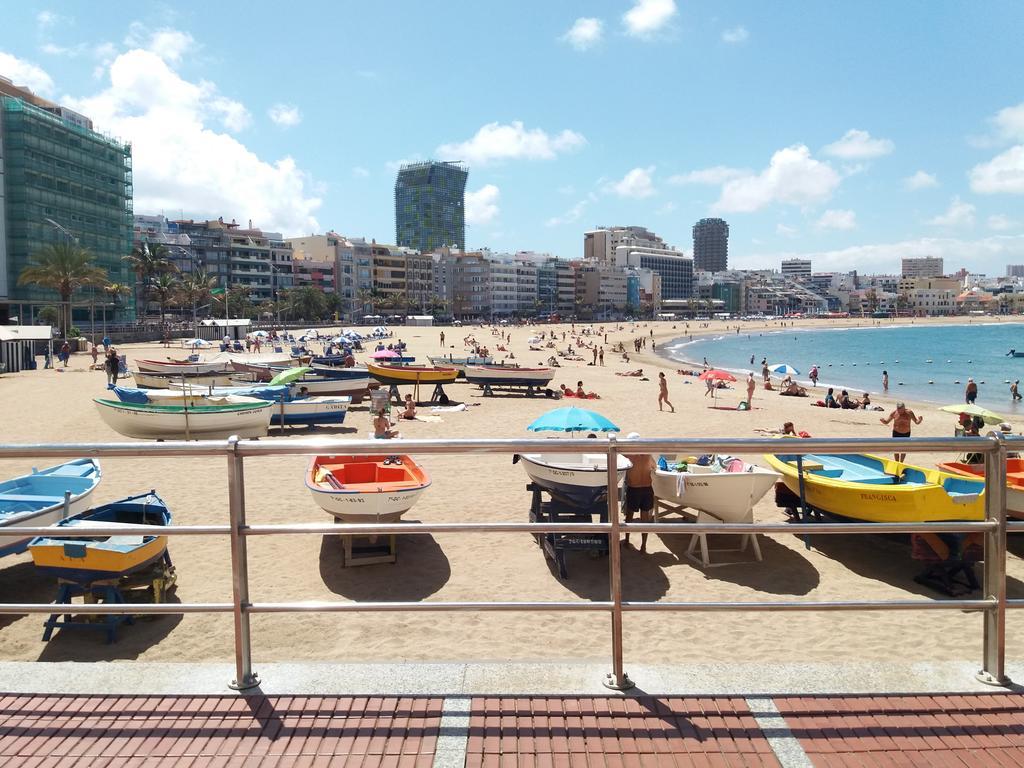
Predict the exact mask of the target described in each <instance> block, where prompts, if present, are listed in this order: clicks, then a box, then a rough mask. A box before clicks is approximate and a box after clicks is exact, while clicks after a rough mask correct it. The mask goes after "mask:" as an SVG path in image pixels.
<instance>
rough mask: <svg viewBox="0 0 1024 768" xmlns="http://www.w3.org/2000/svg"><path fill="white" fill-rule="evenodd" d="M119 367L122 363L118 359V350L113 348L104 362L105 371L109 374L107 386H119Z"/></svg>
mask: <svg viewBox="0 0 1024 768" xmlns="http://www.w3.org/2000/svg"><path fill="white" fill-rule="evenodd" d="M119 367H120V361H119V360H118V359H117V350H116V349H114V348H113V347H111V348H110V349H109V350H108V351H107V356H106V357H105V358H104V360H103V370H104V371H106V372H107V386H109V387H113V386H116V385H117V369H118V368H119Z"/></svg>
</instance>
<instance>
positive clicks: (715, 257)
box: [693, 219, 729, 272]
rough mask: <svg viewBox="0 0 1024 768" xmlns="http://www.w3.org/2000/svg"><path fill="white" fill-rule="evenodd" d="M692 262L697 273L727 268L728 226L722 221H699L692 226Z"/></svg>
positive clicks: (722, 270) (719, 270)
mask: <svg viewBox="0 0 1024 768" xmlns="http://www.w3.org/2000/svg"><path fill="white" fill-rule="evenodd" d="M693 262H694V264H693V265H694V267H695V268H696V269H697V271H698V272H724V271H725V270H727V269H728V268H729V225H728V224H727V223H726V222H725V220H724V219H701V220H700V221H698V222H697V223H696V224H694V225H693Z"/></svg>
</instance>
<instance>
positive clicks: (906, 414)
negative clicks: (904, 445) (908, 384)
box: [879, 402, 924, 462]
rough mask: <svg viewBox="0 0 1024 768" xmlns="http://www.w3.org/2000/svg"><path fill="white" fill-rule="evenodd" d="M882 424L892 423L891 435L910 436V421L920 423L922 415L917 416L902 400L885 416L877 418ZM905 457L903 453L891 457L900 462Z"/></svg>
mask: <svg viewBox="0 0 1024 768" xmlns="http://www.w3.org/2000/svg"><path fill="white" fill-rule="evenodd" d="M879 421H880V422H882V423H883V424H889V423H890V422H891V423H892V436H893V437H910V427H911V423H913V424H920V423H921V422H922V421H924V417H923V416H917V415H916V414H915V413H914V412H913V411H911V410H909V409H908V408H907V406H906V405H904V404H903V403H902V402H900V403H896V410H895V411H893V412H892V413H890V414H889V415H888V416H886V417H885V418H884V419H879ZM906 457H907V454H905V453H894V454H893V458H894V459H896V461H900V462H902V461H903V460H904V459H905V458H906Z"/></svg>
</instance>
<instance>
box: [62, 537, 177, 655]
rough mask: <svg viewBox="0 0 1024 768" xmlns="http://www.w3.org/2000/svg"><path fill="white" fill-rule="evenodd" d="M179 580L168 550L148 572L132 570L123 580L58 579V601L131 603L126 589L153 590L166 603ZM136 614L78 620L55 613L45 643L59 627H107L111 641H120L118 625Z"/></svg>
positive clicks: (158, 600)
mask: <svg viewBox="0 0 1024 768" xmlns="http://www.w3.org/2000/svg"><path fill="white" fill-rule="evenodd" d="M177 580H178V576H177V574H176V573H175V570H174V565H173V564H172V563H171V557H170V555H169V554H168V553H167V552H166V551H165V552H164V556H163V558H162V559H161V560H159V561H158V562H156V563H154V564H153V565H152V566H150V567H149V568H147V569H146V570H144V571H138V572H136V573H130V574H127V575H125V576H122V577H121V578H119V579H103V580H100V581H94V582H92V583H90V584H81V583H79V582H77V581H68V580H66V579H58V580H57V599H56V601H55V602H57V603H70V602H71V601H72V599H73V598H75V597H82V598H83V602H84V603H127V602H129V601H127V600H125V593H126V592H138V591H141V590H146V591H151V593H152V602H154V603H162V602H164V599H165V598H166V596H167V592H168V591H169V590H170V589H172V588H173V587H174V585H175V583H176V582H177ZM134 623H135V617H134V616H132V615H131V614H127V613H123V614H107V615H97V616H93V617H91V618H89V617H87V618H84V619H75V618H74V616H73V615H72V614H68V613H66V614H63V618H61V614H58V613H51V614H50V617H49V618H48V619H47V620H46V622H45V623H44V624H43V627H44V629H43V642H47V641H48V640H49V639H50V638H51V637H52V636H53V630H54V629H56V628H58V627H67V628H69V629H83V628H86V629H105V630H106V632H107V643H113V642H116V641H117V628H118V627H119V626H121V625H122V624H128V625H132V624H134Z"/></svg>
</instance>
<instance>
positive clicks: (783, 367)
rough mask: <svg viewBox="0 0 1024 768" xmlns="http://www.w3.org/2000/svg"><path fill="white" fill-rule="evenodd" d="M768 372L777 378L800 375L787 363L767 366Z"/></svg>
mask: <svg viewBox="0 0 1024 768" xmlns="http://www.w3.org/2000/svg"><path fill="white" fill-rule="evenodd" d="M768 370H769V371H771V372H772V373H776V374H778V375H779V376H786V375H787V374H788V375H789V376H799V375H800V371H798V370H797V369H796V368H794V367H793V366H792V365H790V364H789V363H776V364H775V365H769V366H768Z"/></svg>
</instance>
